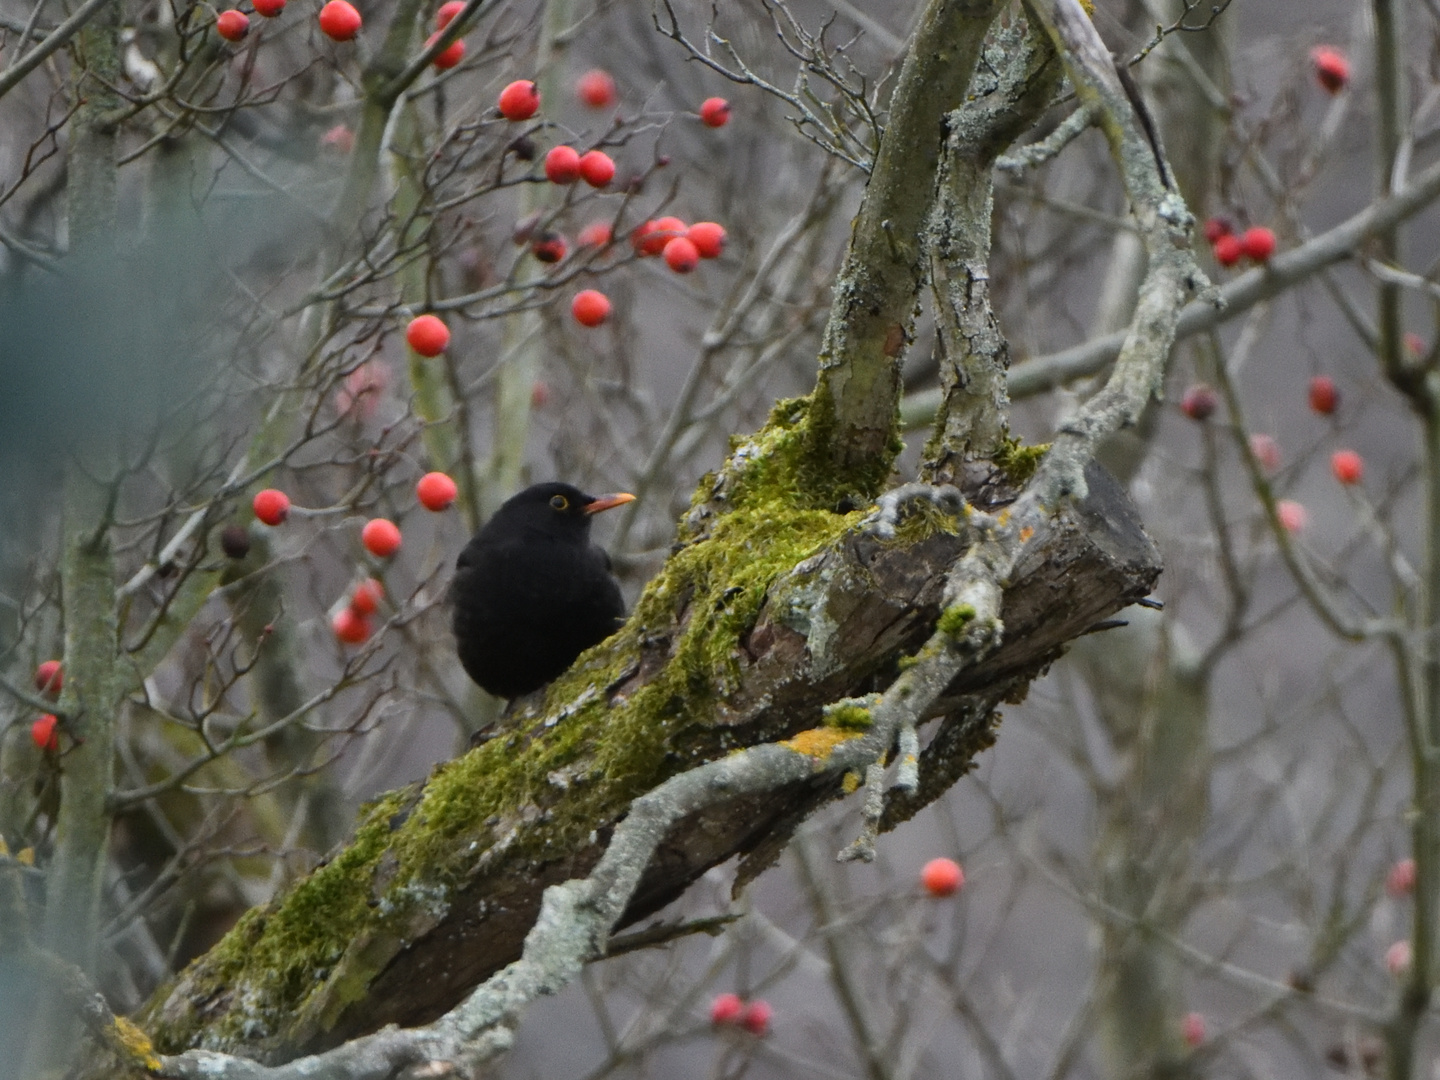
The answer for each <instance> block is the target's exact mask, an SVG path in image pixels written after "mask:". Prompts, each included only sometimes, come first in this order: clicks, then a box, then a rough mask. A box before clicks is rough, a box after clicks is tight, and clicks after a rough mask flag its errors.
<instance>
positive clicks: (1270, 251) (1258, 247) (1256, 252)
mask: <svg viewBox="0 0 1440 1080" xmlns="http://www.w3.org/2000/svg"><path fill="white" fill-rule="evenodd" d="M1240 250H1241V251H1243V252H1245V254H1246V255H1248V256H1250V258H1252V259H1254V260H1255V261H1256V262H1262V263H1263V262H1268V261H1269V260H1270V256H1271V255H1274V254H1275V234H1274V233H1273V232H1272V231H1271V230H1269V229H1267V228H1265V226H1264V225H1256V226H1255V227H1254V228H1253V229H1246V230H1245V235H1244V236H1242V237H1240Z"/></svg>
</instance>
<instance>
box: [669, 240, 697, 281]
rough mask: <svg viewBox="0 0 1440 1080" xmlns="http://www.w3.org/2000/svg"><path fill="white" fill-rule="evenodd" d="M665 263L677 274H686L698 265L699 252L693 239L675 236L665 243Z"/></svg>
mask: <svg viewBox="0 0 1440 1080" xmlns="http://www.w3.org/2000/svg"><path fill="white" fill-rule="evenodd" d="M665 265H666V266H668V267H670V269H671V270H674V271H675V272H676V273H677V274H688V273H690V271H691V270H694V269H695V267H697V266H699V265H700V252H699V250H698V249H697V248H696V247H695V244H694V242H693V241H691V240H687V239H686V238H685V237H683V236H677V237H675V239H673V240H671V241H669V242H668V243H667V244H666V245H665Z"/></svg>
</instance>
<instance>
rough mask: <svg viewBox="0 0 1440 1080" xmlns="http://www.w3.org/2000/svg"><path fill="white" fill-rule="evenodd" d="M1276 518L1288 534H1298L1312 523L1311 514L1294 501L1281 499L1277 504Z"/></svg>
mask: <svg viewBox="0 0 1440 1080" xmlns="http://www.w3.org/2000/svg"><path fill="white" fill-rule="evenodd" d="M1275 516H1276V517H1278V518H1279V519H1280V526H1281V527H1282V528H1283V529H1284V530H1285V531H1286V532H1288V533H1298V532H1299V531H1300V530H1301V529H1303V528H1305V526H1306V525H1308V524H1309V523H1310V514H1309V513H1308V512H1307V511H1306V509H1305V507H1303V506H1301V505H1300V504H1299V503H1298V502H1295V501H1294V500H1293V499H1281V500H1280V501H1279V502H1277V503H1276V504H1275Z"/></svg>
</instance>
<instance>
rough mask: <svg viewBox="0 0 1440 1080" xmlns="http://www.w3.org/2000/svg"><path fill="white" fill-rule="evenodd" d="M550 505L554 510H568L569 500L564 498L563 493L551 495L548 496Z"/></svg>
mask: <svg viewBox="0 0 1440 1080" xmlns="http://www.w3.org/2000/svg"><path fill="white" fill-rule="evenodd" d="M550 505H551V506H553V507H554V508H555V509H556V510H569V509H570V500H569V499H567V498H565V496H564V495H552V496H550Z"/></svg>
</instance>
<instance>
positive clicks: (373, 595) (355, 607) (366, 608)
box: [350, 577, 385, 615]
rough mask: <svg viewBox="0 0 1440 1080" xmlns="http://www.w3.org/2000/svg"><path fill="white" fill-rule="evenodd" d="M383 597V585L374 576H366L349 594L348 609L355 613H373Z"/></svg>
mask: <svg viewBox="0 0 1440 1080" xmlns="http://www.w3.org/2000/svg"><path fill="white" fill-rule="evenodd" d="M384 598H385V586H384V585H381V584H380V582H379V581H377V580H376V579H375V578H373V577H372V578H366V579H365V580H364V581H362V582H361V583H360V584H359V585H356V586H355V591H354V592H353V593H351V594H350V610H351V611H353V612H355V614H356V615H373V614H375V609H376V608H378V607H379V606H380V601H381V600H383V599H384Z"/></svg>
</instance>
